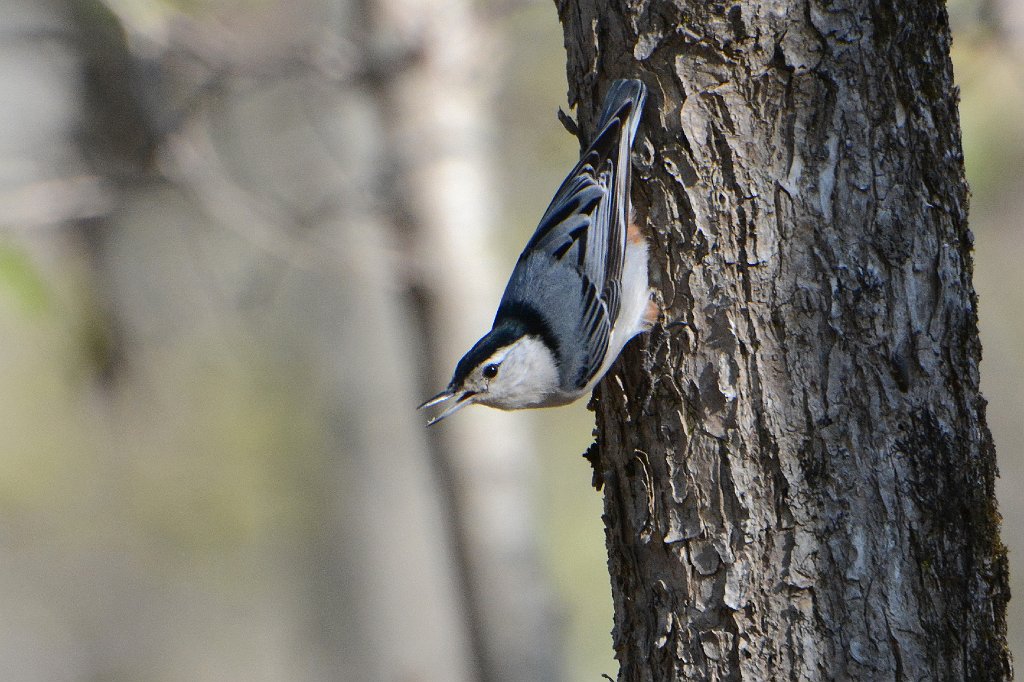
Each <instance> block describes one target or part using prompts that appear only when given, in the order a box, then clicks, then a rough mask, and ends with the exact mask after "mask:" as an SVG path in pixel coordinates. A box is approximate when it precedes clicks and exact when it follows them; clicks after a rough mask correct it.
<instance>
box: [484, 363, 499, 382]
mask: <svg viewBox="0 0 1024 682" xmlns="http://www.w3.org/2000/svg"><path fill="white" fill-rule="evenodd" d="M481 374H483V375H484V379H493V378H494V377H496V376H498V366H497V365H495V364H493V363H492V364H490V365H484V368H483V370H482V371H481Z"/></svg>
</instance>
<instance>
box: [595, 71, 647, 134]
mask: <svg viewBox="0 0 1024 682" xmlns="http://www.w3.org/2000/svg"><path fill="white" fill-rule="evenodd" d="M646 99H647V86H646V85H644V84H643V81H639V80H637V79H635V78H623V79H619V80H617V81H614V82H612V84H611V87H609V88H608V94H607V95H605V98H604V108H603V109H602V110H601V116H600V118H599V119H598V124H597V130H598V131H601V130H602V129H603V128H604V127H605V126H606V125H608V124H609V123H610V122H611V121H612V120H614V119H615V118H619V117H622V116H623V114H624V112H623V110H624V109H625V108H627V107H628V109H629V112H628V113H626V114H625V117H626V120H625V122H624V125H623V127H624V128H626V129H627V130H628V131H629V134H628V139H629V141H630V145H628V146H632V140H633V137H634V136H635V135H636V129H637V126H639V125H640V114H641V113H642V111H643V108H644V101H645V100H646Z"/></svg>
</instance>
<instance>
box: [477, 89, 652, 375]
mask: <svg viewBox="0 0 1024 682" xmlns="http://www.w3.org/2000/svg"><path fill="white" fill-rule="evenodd" d="M645 96H646V91H645V89H644V86H643V84H642V83H640V82H639V81H616V82H615V83H614V84H613V85H612V88H611V89H610V90H609V93H608V96H607V98H606V101H605V107H604V110H603V111H602V113H601V116H600V118H599V121H598V133H597V135H596V137H595V138H594V141H593V142H592V143H591V145H590V147H588V148H587V150H586V151H585V152H584V153H583V154H582V156H581V158H580V160H579V162H578V163H577V164H576V166H575V168H573V170H572V172H570V173H569V175H568V176H567V177H566V178H565V180H564V181H563V182H562V184H561V186H560V187H559V188H558V191H557V192H556V193H555V196H554V198H553V199H552V200H551V204H550V205H549V206H548V208H547V210H546V211H545V212H544V215H543V217H542V218H541V220H540V224H539V225H538V226H537V230H536V231H535V232H534V234H533V236H532V237H531V239H530V241H529V243H528V244H527V245H526V248H525V250H524V251H523V254H522V255H521V256H520V258H519V262H518V263H517V264H516V269H515V271H513V273H512V278H511V280H510V281H509V284H508V287H507V288H506V290H505V295H504V296H503V298H502V305H501V307H499V310H498V317H499V318H500V317H501V315H502V310H503V309H504V310H506V311H508V310H513V309H515V308H516V306H522V305H523V304H525V303H531V302H533V303H534V304H535V306H534V307H536V308H539V310H540V312H541V313H542V314H544V315H545V317H546V318H547V323H548V324H549V325H551V327H552V328H553V329H556V333H558V334H563V335H565V336H564V337H562V338H572V339H578V340H579V342H580V343H579V344H578V352H577V353H568V355H569V356H571V357H566V353H567V351H565V349H563V358H562V360H563V364H564V365H568V366H563V367H561V368H560V370H561V371H562V372H563V380H564V381H565V382H567V383H568V384H570V385H572V386H573V387H574V388H576V389H581V388H583V387H584V386H586V384H587V383H588V381H589V380H590V379H591V378H592V377H593V376H594V374H595V373H596V372H597V371H598V370H599V369H600V367H601V365H602V363H603V361H604V356H605V354H606V352H607V349H608V343H609V337H610V335H611V329H612V327H613V326H614V324H615V320H616V319H617V318H618V314H619V307H620V304H621V289H622V284H621V278H622V267H623V262H624V258H625V248H626V230H627V219H628V212H629V176H630V158H629V154H630V149H631V147H632V144H633V138H634V136H635V134H636V128H637V126H638V125H639V118H640V113H641V109H642V107H643V100H644V98H645ZM545 268H548V269H549V270H545ZM573 282H575V286H578V287H579V289H578V290H577V289H575V287H574V286H573V284H572V283H573ZM551 287H556V290H555V291H554V292H553V291H552V290H551ZM575 291H578V292H579V295H578V296H577V297H576V298H575V299H573V298H570V297H572V296H576V294H575V293H570V292H575ZM537 302H543V305H536V303H537ZM556 318H557V319H556ZM496 321H497V318H496ZM565 325H570V326H571V328H568V327H567V328H560V327H563V326H565ZM577 356H578V357H577Z"/></svg>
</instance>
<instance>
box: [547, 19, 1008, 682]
mask: <svg viewBox="0 0 1024 682" xmlns="http://www.w3.org/2000/svg"><path fill="white" fill-rule="evenodd" d="M559 14H560V17H561V20H562V23H563V25H564V29H565V36H566V46H567V51H568V76H569V95H570V103H577V104H578V105H579V116H580V123H581V130H582V131H584V132H588V131H590V130H592V123H593V121H594V115H595V114H596V111H597V105H598V104H599V101H600V96H601V95H603V93H604V91H605V89H606V86H605V83H606V82H607V81H608V80H609V79H612V78H616V77H623V76H635V77H639V78H642V79H643V80H644V81H645V82H646V83H647V84H648V86H649V88H650V90H651V98H650V101H649V104H648V110H647V113H646V118H645V123H644V124H643V125H642V126H641V129H640V137H639V139H638V142H637V145H636V150H635V154H634V163H635V166H636V173H635V175H634V178H635V181H634V188H633V197H634V203H635V205H636V208H637V211H638V214H639V216H640V218H641V222H642V223H643V224H645V225H646V226H647V229H648V230H649V233H650V234H651V242H652V250H651V253H652V255H651V258H652V283H653V284H654V285H655V286H656V287H657V288H658V289H659V290H660V291H661V293H662V294H663V296H664V302H665V309H666V314H667V316H668V318H669V319H671V320H674V321H677V322H683V323H685V324H686V326H685V327H682V326H673V327H671V328H670V329H669V331H667V332H666V331H662V332H658V331H657V330H656V331H655V332H654V333H653V334H652V335H651V336H650V337H649V339H648V340H647V341H646V342H639V343H636V344H634V345H633V347H632V348H631V349H630V350H627V352H626V353H625V356H624V360H623V361H622V362H620V363H619V364H618V366H617V369H616V370H615V371H614V372H613V373H612V375H611V376H610V378H609V379H607V380H606V381H605V382H603V383H602V385H601V386H600V388H599V390H598V391H597V393H596V396H597V400H596V405H597V408H596V409H597V422H598V438H597V443H598V449H597V451H596V458H595V467H596V472H597V474H598V475H599V477H600V478H603V482H604V485H605V522H606V528H607V530H606V534H607V545H608V553H609V569H610V572H611V581H612V593H613V598H614V602H615V629H614V644H615V650H616V655H617V657H618V659H619V661H620V664H621V669H620V672H619V679H620V680H667V679H697V680H725V679H728V680H739V679H744V680H767V679H793V680H797V679H799V680H819V679H861V680H869V679H870V680H890V679H906V678H909V679H926V680H940V679H970V680H995V679H1006V678H1008V677H1009V675H1010V663H1009V655H1008V653H1007V648H1006V639H1005V615H1004V614H1005V605H1006V601H1007V599H1008V598H1009V593H1008V587H1007V561H1006V553H1005V550H1004V548H1003V546H1002V544H1001V542H1000V539H999V515H998V512H997V510H996V504H995V499H994V496H993V482H994V478H995V475H996V465H995V451H994V449H993V445H992V440H991V437H990V435H989V432H988V429H987V426H986V424H985V403H984V400H983V399H982V398H981V396H980V394H979V391H978V362H979V360H980V356H981V348H980V345H979V342H978V334H977V327H976V301H975V296H974V291H973V288H972V285H971V267H972V266H971V259H970V250H971V241H972V236H971V233H970V231H969V230H968V229H967V186H966V183H965V181H964V171H963V159H962V153H961V147H960V128H959V121H958V116H957V109H956V105H957V90H956V88H955V86H954V85H953V75H952V66H951V63H950V59H949V44H950V34H949V27H948V21H947V15H946V11H945V9H944V7H943V5H942V3H939V2H933V1H919V0H913V1H912V0H902V1H899V2H884V3H883V2H875V1H872V2H869V3H860V2H853V1H852V0H840V1H839V2H833V3H823V2H819V1H817V0H814V1H812V2H810V3H807V4H805V3H799V4H798V3H789V5H788V6H787V5H786V3H783V4H781V5H780V4H779V3H767V2H760V1H757V0H749V1H746V2H737V3H735V4H731V5H728V6H727V5H722V4H717V3H703V2H696V1H690V2H682V3H680V4H679V5H678V6H674V5H658V6H650V7H648V6H647V5H646V4H639V3H626V4H624V5H621V6H616V8H615V9H609V8H606V6H605V5H604V4H603V3H596V2H593V1H592V0H564V1H562V2H560V4H559ZM645 343H646V347H645V346H644V344H645Z"/></svg>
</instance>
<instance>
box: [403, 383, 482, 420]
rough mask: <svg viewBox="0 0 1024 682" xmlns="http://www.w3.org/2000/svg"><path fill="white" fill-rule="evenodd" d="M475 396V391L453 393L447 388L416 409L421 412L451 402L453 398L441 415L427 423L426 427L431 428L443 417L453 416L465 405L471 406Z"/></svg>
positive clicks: (452, 390) (453, 391)
mask: <svg viewBox="0 0 1024 682" xmlns="http://www.w3.org/2000/svg"><path fill="white" fill-rule="evenodd" d="M475 395H476V391H455V390H454V389H452V388H451V387H449V388H446V389H445V390H443V391H441V392H440V393H438V394H437V395H435V396H434V397H433V398H431V399H430V400H428V401H426V402H425V403H423V404H422V405H420V406H419V407H417V408H416V409H417V410H422V409H424V408H427V407H433V406H434V405H438V404H440V403H443V402H445V401H446V400H451V399H452V398H455V402H454V403H452V404H451V405H449V406H448V408H447V409H446V410H445V411H444V412H442V413H441V414H439V415H437V416H436V417H434V418H433V419H431V420H430V421H428V422H427V426H433V425H434V424H436V423H437V422H439V421H441V420H442V419H444V418H445V417H448V416H450V415H453V414H455V413H456V412H458V411H459V410H461V409H462V408H463V407H465V406H466V405H471V404H472V403H473V400H472V398H473V396H475Z"/></svg>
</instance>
